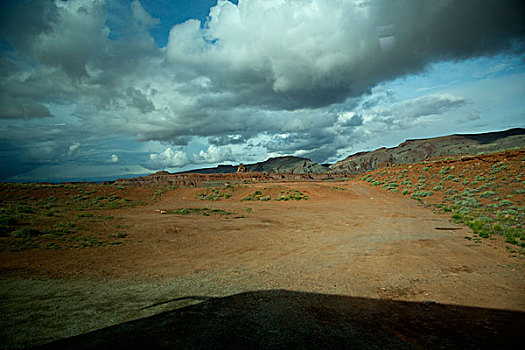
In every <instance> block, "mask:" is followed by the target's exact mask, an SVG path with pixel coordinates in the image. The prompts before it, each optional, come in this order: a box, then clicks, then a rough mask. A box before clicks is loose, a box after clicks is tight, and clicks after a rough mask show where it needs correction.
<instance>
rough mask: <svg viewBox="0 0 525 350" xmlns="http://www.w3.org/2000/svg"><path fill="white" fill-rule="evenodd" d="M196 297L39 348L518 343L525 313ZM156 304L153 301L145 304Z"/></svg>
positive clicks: (264, 294) (280, 294) (332, 298)
mask: <svg viewBox="0 0 525 350" xmlns="http://www.w3.org/2000/svg"><path fill="white" fill-rule="evenodd" d="M192 298H198V299H200V300H204V301H203V302H202V303H200V304H197V305H192V306H188V307H184V308H181V309H177V310H174V311H169V312H164V313H160V314H157V315H155V316H151V317H148V318H143V319H139V320H136V321H131V322H126V323H123V324H119V325H115V326H112V327H108V328H104V329H101V330H98V331H94V332H91V333H86V334H82V335H79V336H75V337H72V338H68V339H63V340H60V341H57V342H53V343H49V344H46V345H44V346H42V347H40V349H131V348H142V349H223V348H229V349H231V348H234V349H260V348H264V349H275V348H283V349H284V348H314V349H318V348H320V349H505V348H508V349H511V348H512V349H518V348H521V345H523V333H522V332H524V331H525V313H522V312H513V311H504V310H491V309H480V308H470V307H463V306H451V305H441V304H434V303H412V302H400V301H389V300H375V299H364V298H354V297H347V296H338V295H326V294H316V293H304V292H293V291H286V290H268V291H256V292H248V293H241V294H236V295H232V296H228V297H224V298H210V297H192ZM151 306H154V305H151Z"/></svg>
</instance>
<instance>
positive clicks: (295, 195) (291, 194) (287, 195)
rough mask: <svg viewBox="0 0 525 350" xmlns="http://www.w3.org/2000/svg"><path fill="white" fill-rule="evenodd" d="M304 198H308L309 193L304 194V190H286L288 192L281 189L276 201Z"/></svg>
mask: <svg viewBox="0 0 525 350" xmlns="http://www.w3.org/2000/svg"><path fill="white" fill-rule="evenodd" d="M303 199H304V200H307V199H308V195H306V194H303V193H302V192H300V191H297V190H286V192H285V191H281V193H280V195H279V198H276V199H275V200H276V201H289V200H296V201H300V200H303Z"/></svg>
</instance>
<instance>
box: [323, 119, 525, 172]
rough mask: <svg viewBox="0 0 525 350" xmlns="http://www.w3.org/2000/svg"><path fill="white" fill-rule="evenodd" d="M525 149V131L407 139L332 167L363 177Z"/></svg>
mask: <svg viewBox="0 0 525 350" xmlns="http://www.w3.org/2000/svg"><path fill="white" fill-rule="evenodd" d="M524 146H525V129H521V128H519V129H510V130H507V131H500V132H491V133H484V134H465V135H450V136H442V137H435V138H428V139H418V140H407V141H405V142H403V143H402V144H400V145H399V146H397V147H393V148H384V147H383V148H379V149H377V150H375V151H371V152H360V153H356V154H353V155H351V156H348V157H347V158H345V159H343V160H341V161H338V162H336V163H335V164H332V165H331V166H330V169H331V170H332V171H336V172H348V173H350V174H361V173H364V172H367V171H371V170H375V169H377V168H379V167H380V166H388V165H391V164H410V163H416V162H421V161H423V160H429V159H435V158H437V157H444V156H453V155H461V154H474V155H475V154H480V153H490V152H497V151H502V150H506V149H511V148H515V147H524Z"/></svg>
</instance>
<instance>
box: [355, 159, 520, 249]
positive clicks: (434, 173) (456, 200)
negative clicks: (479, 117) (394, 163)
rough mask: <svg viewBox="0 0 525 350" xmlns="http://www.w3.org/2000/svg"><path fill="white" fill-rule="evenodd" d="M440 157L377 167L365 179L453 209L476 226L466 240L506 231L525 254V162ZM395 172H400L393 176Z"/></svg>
mask: <svg viewBox="0 0 525 350" xmlns="http://www.w3.org/2000/svg"><path fill="white" fill-rule="evenodd" d="M450 160H452V159H449V160H447V161H450ZM436 162H438V163H439V161H436ZM436 162H432V161H429V162H427V163H420V164H419V165H418V164H414V165H409V166H405V167H404V169H399V170H398V171H396V172H392V171H389V172H388V175H386V174H385V173H384V171H381V172H379V171H375V172H371V173H368V174H365V175H363V176H362V177H361V180H362V181H367V182H368V183H370V184H371V185H372V186H382V187H383V188H385V189H387V190H390V191H392V192H399V193H400V194H403V195H405V196H406V195H410V197H411V198H413V199H415V200H417V201H419V202H420V203H421V204H423V205H425V206H432V207H434V210H435V211H436V212H438V213H443V214H448V213H450V214H449V215H451V216H452V218H453V220H454V221H455V222H457V223H462V224H464V225H466V226H468V227H470V228H471V229H472V231H473V233H474V239H472V237H468V238H466V239H469V240H473V242H475V243H478V244H479V243H483V242H484V241H483V240H484V239H489V238H492V237H493V236H501V237H504V239H505V241H506V242H507V243H509V244H511V245H517V246H519V247H518V248H516V249H517V251H518V252H520V254H525V250H523V249H522V248H525V228H524V226H523V223H524V222H525V206H524V203H525V200H524V197H523V195H524V194H525V189H524V188H523V185H524V184H525V181H524V180H523V177H524V176H525V174H523V172H522V171H521V172H520V170H521V169H523V165H522V164H512V162H513V160H511V159H506V160H505V161H504V162H503V161H502V162H498V163H496V164H490V163H488V164H487V163H483V162H479V161H471V162H468V161H466V162H465V161H460V162H458V163H457V164H454V165H451V164H450V163H449V164H447V165H443V166H441V165H439V166H437V165H434V164H435V163H436ZM514 162H516V161H515V160H514ZM456 166H457V167H460V168H459V169H458V170H455V171H456V172H457V173H460V174H459V175H458V174H457V173H453V171H454V169H455V168H456ZM487 166H488V169H487ZM392 173H395V175H397V176H390V175H391V174H392ZM502 174H503V176H502ZM467 176H468V177H470V178H467ZM396 179H400V180H398V181H400V182H396V181H395V180H396ZM433 179H437V180H435V181H433ZM414 181H415V183H413V182H414ZM468 185H470V187H466V186H468ZM520 249H521V250H520Z"/></svg>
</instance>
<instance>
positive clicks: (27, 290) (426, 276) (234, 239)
mask: <svg viewBox="0 0 525 350" xmlns="http://www.w3.org/2000/svg"><path fill="white" fill-rule="evenodd" d="M263 188H264V189H263ZM289 188H293V189H297V190H300V191H301V192H303V193H305V194H307V195H308V196H309V198H310V199H309V200H307V201H304V200H302V201H286V202H275V201H268V202H259V201H245V202H241V201H240V199H241V198H244V197H245V196H246V195H248V194H250V193H253V192H254V191H255V190H257V189H261V190H263V192H265V193H268V194H272V197H274V194H275V193H279V191H280V190H283V189H289ZM199 191H202V189H194V188H184V189H177V190H173V191H170V192H168V193H166V194H164V195H163V196H162V198H161V200H160V201H159V202H158V203H156V204H155V205H152V206H148V207H139V208H132V209H120V210H117V211H114V212H112V213H111V214H112V215H114V216H115V217H121V218H122V219H121V222H122V223H124V224H125V226H126V227H127V229H126V233H127V234H128V235H129V239H128V241H129V243H128V244H125V245H122V246H117V247H104V248H92V249H84V250H67V251H27V252H21V253H7V252H5V253H2V255H1V260H0V266H1V269H2V275H3V276H4V279H3V280H2V281H1V283H2V288H1V289H2V290H1V294H2V313H3V314H4V315H5V319H4V321H3V323H4V324H3V325H2V328H4V331H3V332H4V333H3V334H1V335H2V337H3V339H2V340H3V341H2V343H3V344H7V345H9V344H10V345H11V346H13V345H24V344H26V345H27V344H38V343H42V342H45V341H50V340H54V339H58V338H62V337H66V336H71V335H76V334H81V333H84V332H87V331H91V330H95V329H98V328H101V327H105V326H109V325H112V324H117V323H121V322H124V321H128V320H131V319H138V318H143V317H146V316H150V315H153V314H156V313H158V312H161V311H167V310H173V309H176V308H178V307H182V306H186V305H188V304H191V303H195V302H198V301H195V300H182V301H174V302H168V301H169V300H173V299H174V298H179V297H185V296H189V295H200V296H206V297H224V296H230V295H233V294H235V293H241V292H252V291H257V290H276V289H279V290H280V289H285V290H288V291H297V292H311V293H320V294H335V295H339V296H348V297H353V298H366V299H367V300H368V299H372V300H373V299H383V300H384V299H387V300H391V299H393V300H402V301H411V302H423V301H424V303H430V302H436V303H438V304H453V305H460V306H471V307H476V308H487V309H505V310H514V311H521V312H523V311H525V295H524V292H523V291H524V290H525V273H524V270H523V261H522V260H520V259H519V258H510V257H509V254H508V253H507V252H506V251H505V248H504V243H503V241H502V239H500V238H498V239H496V240H494V241H492V242H491V244H482V245H480V244H474V243H472V242H471V241H468V240H466V239H464V236H465V235H467V234H468V233H469V230H468V229H465V228H461V227H457V226H456V225H454V224H453V223H451V222H450V221H449V220H448V219H447V218H445V217H439V216H436V215H434V214H433V213H432V212H431V211H430V210H428V209H425V208H423V207H422V206H420V205H419V204H418V203H417V202H416V201H414V200H411V199H408V198H403V197H401V196H397V195H395V194H392V193H389V192H386V191H383V190H380V189H377V188H372V187H369V186H367V185H365V184H363V183H359V182H343V183H286V184H254V185H248V186H247V187H246V188H236V189H235V191H234V194H233V196H232V197H231V198H229V199H227V200H222V201H218V202H208V201H199V200H198V199H196V197H195V195H196V193H198V192H199ZM202 207H209V208H211V209H221V210H224V211H227V212H231V213H232V214H228V215H220V214H217V215H215V214H212V215H210V216H203V215H200V214H192V215H176V214H167V215H160V214H159V212H157V211H156V210H169V209H178V208H202ZM247 208H249V209H247ZM236 217H238V218H236ZM35 277H38V278H40V280H34V278H35ZM21 278H23V279H21ZM148 306H150V307H148ZM144 307H146V308H144ZM141 308H142V309H141ZM30 314H32V316H30ZM31 317H32V318H31ZM521 321H523V317H521ZM6 327H7V328H6ZM5 329H9V330H10V331H9V332H6V331H5Z"/></svg>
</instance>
